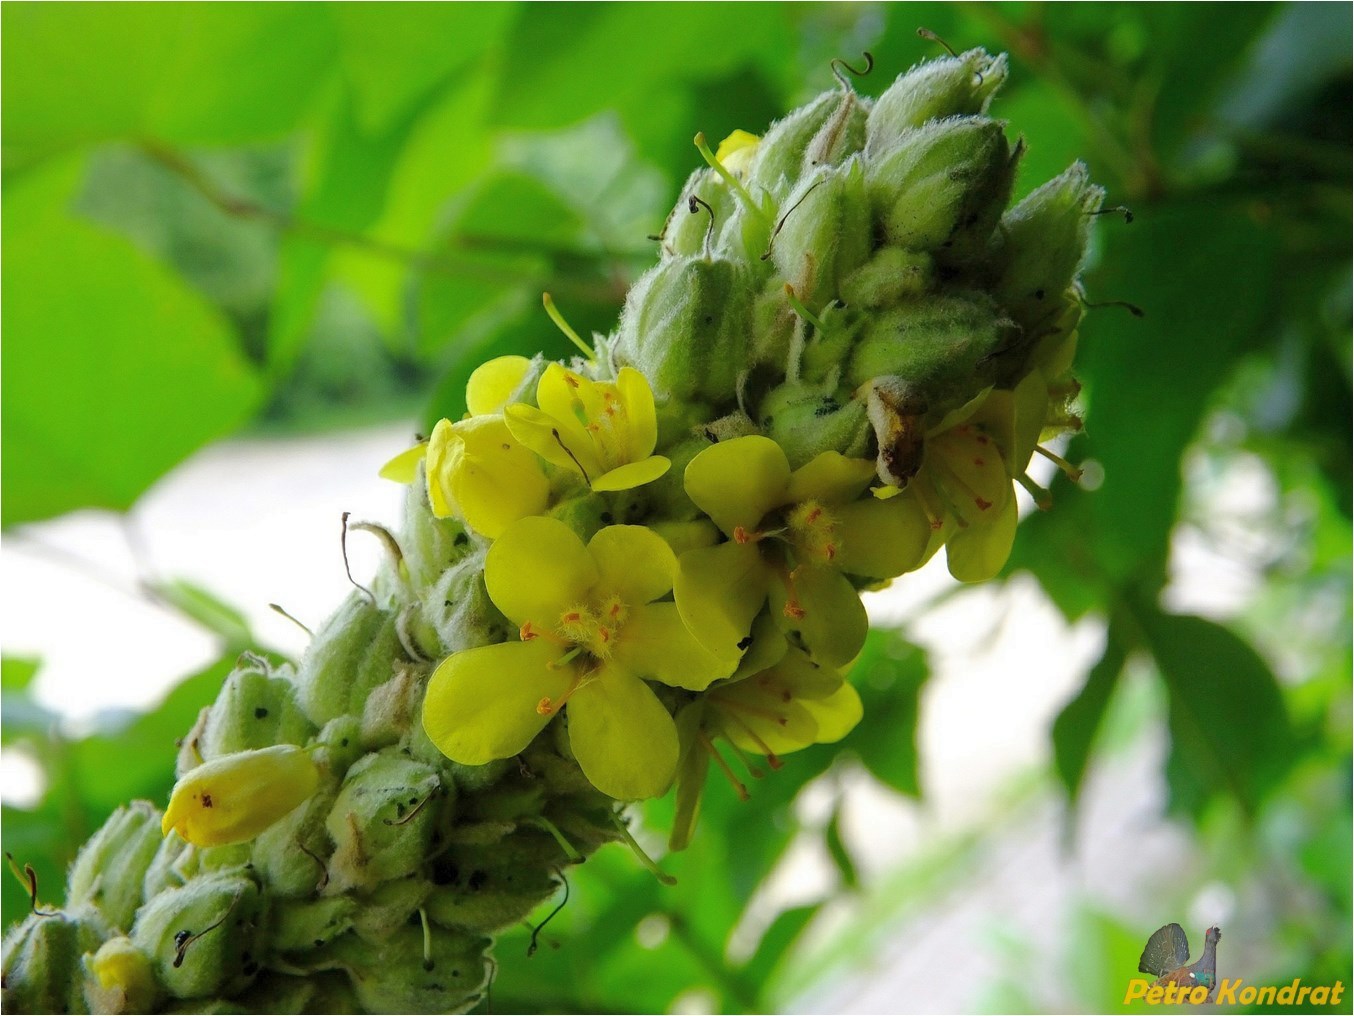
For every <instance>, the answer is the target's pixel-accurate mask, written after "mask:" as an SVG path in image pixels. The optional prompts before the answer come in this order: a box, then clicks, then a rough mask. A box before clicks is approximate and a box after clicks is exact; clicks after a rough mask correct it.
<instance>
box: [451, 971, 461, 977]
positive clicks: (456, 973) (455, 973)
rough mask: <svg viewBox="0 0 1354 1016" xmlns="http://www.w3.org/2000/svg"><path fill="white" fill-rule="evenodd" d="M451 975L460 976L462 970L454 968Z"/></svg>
mask: <svg viewBox="0 0 1354 1016" xmlns="http://www.w3.org/2000/svg"><path fill="white" fill-rule="evenodd" d="M451 976H452V977H460V976H461V972H460V971H459V970H453V971H452V972H451Z"/></svg>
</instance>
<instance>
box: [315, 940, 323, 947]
mask: <svg viewBox="0 0 1354 1016" xmlns="http://www.w3.org/2000/svg"><path fill="white" fill-rule="evenodd" d="M322 945H324V939H322V938H317V939H316V940H315V948H316V949H318V948H320V947H321V946H322Z"/></svg>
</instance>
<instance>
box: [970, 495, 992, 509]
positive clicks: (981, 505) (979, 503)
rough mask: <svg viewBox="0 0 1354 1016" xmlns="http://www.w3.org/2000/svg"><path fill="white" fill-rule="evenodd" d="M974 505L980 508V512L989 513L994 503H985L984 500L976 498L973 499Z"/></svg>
mask: <svg viewBox="0 0 1354 1016" xmlns="http://www.w3.org/2000/svg"><path fill="white" fill-rule="evenodd" d="M973 503H974V504H976V505H977V506H978V510H979V511H980V512H985V511H987V509H989V508H991V507H992V502H991V501H984V500H983V499H982V498H980V497H975V498H974V499H973Z"/></svg>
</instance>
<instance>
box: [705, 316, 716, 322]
mask: <svg viewBox="0 0 1354 1016" xmlns="http://www.w3.org/2000/svg"><path fill="white" fill-rule="evenodd" d="M705 323H706V324H707V325H712V324H714V323H715V316H714V315H713V314H706V315H705Z"/></svg>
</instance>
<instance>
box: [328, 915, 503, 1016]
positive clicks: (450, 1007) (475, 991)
mask: <svg viewBox="0 0 1354 1016" xmlns="http://www.w3.org/2000/svg"><path fill="white" fill-rule="evenodd" d="M490 944H491V943H490V940H489V939H487V938H480V937H478V936H472V935H466V934H464V933H461V932H454V931H446V930H444V929H442V928H439V927H438V926H437V925H436V924H430V925H429V926H428V927H427V928H426V930H425V929H424V928H420V927H418V926H417V925H408V924H406V925H405V926H404V927H402V928H400V929H399V931H398V932H396V933H395V934H394V935H392V936H390V937H389V938H387V939H385V940H384V941H382V942H375V943H373V942H368V941H365V940H363V939H360V938H358V937H357V936H356V935H347V936H344V938H343V939H342V940H340V942H339V943H336V948H335V951H334V954H333V955H334V960H335V961H336V962H337V963H339V964H342V966H343V967H344V968H346V969H347V970H348V971H349V974H350V976H351V978H352V985H353V987H354V989H355V990H356V992H357V998H358V1002H359V1003H360V1004H361V1006H362V1009H363V1011H365V1012H466V1011H468V1010H469V1009H470V1008H471V1007H472V1006H473V1005H474V1004H475V1003H476V1002H478V1001H479V1000H480V998H481V996H482V994H483V992H484V990H485V987H486V985H487V984H488V964H487V963H486V962H485V958H484V954H485V950H487V949H488V948H489V945H490Z"/></svg>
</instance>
